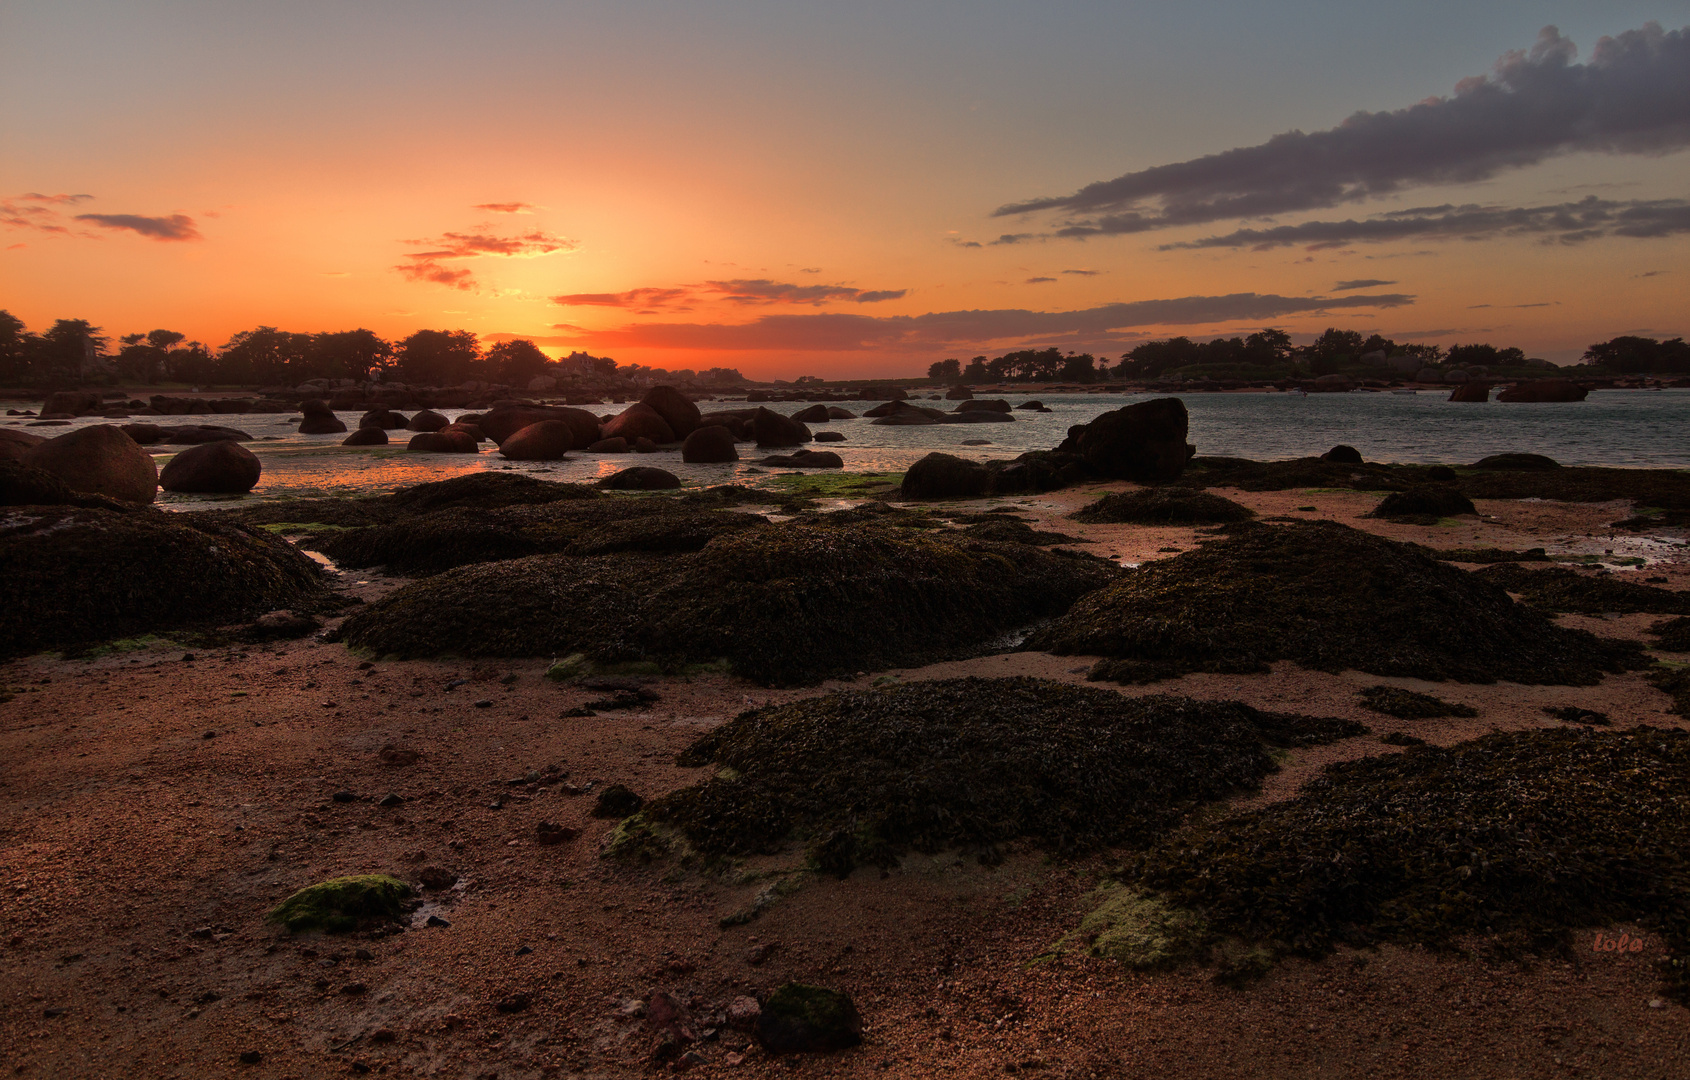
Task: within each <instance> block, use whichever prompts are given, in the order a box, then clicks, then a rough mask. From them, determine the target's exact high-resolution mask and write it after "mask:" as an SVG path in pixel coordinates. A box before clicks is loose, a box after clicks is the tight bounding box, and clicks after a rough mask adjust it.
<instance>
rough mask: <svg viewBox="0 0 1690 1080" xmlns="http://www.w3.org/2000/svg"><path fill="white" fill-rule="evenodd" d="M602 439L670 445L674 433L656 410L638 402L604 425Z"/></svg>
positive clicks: (673, 438) (673, 439)
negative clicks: (643, 441) (644, 440)
mask: <svg viewBox="0 0 1690 1080" xmlns="http://www.w3.org/2000/svg"><path fill="white" fill-rule="evenodd" d="M603 430H604V437H605V438H607V439H612V438H623V439H627V440H628V441H629V442H637V441H638V440H640V439H650V440H651V441H652V442H654V443H672V442H674V441H675V438H676V436H675V431H674V429H673V428H671V427H670V426H669V423H668V421H666V420H664V419H663V416H662V414H660V413H659V412H658V411H657V410H656V409H654V408H652V407H651V406H650V405H646V404H643V403H640V402H635V403H634V404H632V405H630V406H628V407H627V408H626V409H624V410H623V411H622V412H621V413H620V414H619V415H617V416H615V417H612V418H611V420H610V421H609V422H608V423H607V424H605V425H604V429H603Z"/></svg>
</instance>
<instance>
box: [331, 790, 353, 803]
mask: <svg viewBox="0 0 1690 1080" xmlns="http://www.w3.org/2000/svg"><path fill="white" fill-rule="evenodd" d="M357 799H358V796H356V795H354V794H352V793H351V792H350V791H337V792H335V793H334V801H335V802H340V803H347V802H356V801H357Z"/></svg>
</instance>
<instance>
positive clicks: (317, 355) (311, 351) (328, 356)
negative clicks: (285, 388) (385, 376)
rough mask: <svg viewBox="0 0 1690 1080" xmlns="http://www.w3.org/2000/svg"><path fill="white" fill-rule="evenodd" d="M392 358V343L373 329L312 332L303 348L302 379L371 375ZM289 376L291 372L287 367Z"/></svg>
mask: <svg viewBox="0 0 1690 1080" xmlns="http://www.w3.org/2000/svg"><path fill="white" fill-rule="evenodd" d="M392 358H393V346H392V345H391V344H389V343H388V342H387V340H386V339H384V338H382V337H380V336H378V335H377V334H376V333H375V331H373V330H365V329H362V328H360V329H357V330H342V331H339V332H338V333H325V334H312V335H311V338H310V341H309V343H308V344H307V345H306V347H305V352H304V357H303V367H304V369H305V370H304V371H301V372H299V375H300V378H299V379H297V380H296V381H299V382H303V381H304V380H305V379H358V380H360V381H361V380H364V379H368V378H369V377H370V373H371V372H374V371H381V370H385V369H386V367H387V365H388V363H389V361H391V360H392ZM288 376H289V378H290V379H291V378H293V376H294V371H293V370H292V369H291V368H290V370H289V372H288Z"/></svg>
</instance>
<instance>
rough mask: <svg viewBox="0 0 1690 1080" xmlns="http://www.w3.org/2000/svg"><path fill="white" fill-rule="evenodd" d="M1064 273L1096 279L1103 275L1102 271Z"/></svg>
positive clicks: (1067, 271) (1069, 271) (1068, 271)
mask: <svg viewBox="0 0 1690 1080" xmlns="http://www.w3.org/2000/svg"><path fill="white" fill-rule="evenodd" d="M1062 272H1063V273H1064V274H1074V275H1077V276H1079V277H1096V276H1097V275H1099V274H1101V273H1103V271H1101V270H1064V271H1062Z"/></svg>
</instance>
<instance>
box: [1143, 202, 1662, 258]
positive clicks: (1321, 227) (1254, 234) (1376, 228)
mask: <svg viewBox="0 0 1690 1080" xmlns="http://www.w3.org/2000/svg"><path fill="white" fill-rule="evenodd" d="M1684 232H1690V201H1686V200H1683V199H1650V200H1641V199H1639V200H1631V201H1626V202H1616V201H1613V200H1608V199H1598V198H1597V197H1596V196H1594V195H1589V196H1586V197H1585V198H1583V199H1580V200H1579V201H1578V202H1574V203H1555V204H1551V205H1548V206H1479V205H1476V204H1469V205H1466V206H1453V205H1449V204H1445V205H1443V206H1420V207H1415V208H1413V209H1409V210H1392V211H1389V212H1387V213H1383V214H1375V215H1373V216H1372V217H1368V218H1364V219H1361V220H1359V221H1358V220H1356V219H1355V218H1349V219H1346V220H1344V221H1305V222H1302V223H1301V224H1297V225H1276V226H1273V227H1271V228H1265V229H1239V230H1237V231H1235V232H1230V233H1226V234H1225V235H1223V236H1206V237H1203V238H1202V239H1199V240H1186V241H1182V242H1180V243H1176V244H1163V245H1161V249H1160V250H1162V251H1171V250H1175V249H1181V248H1187V249H1189V248H1239V247H1247V248H1254V249H1255V250H1257V251H1265V250H1267V249H1269V248H1276V247H1289V246H1292V245H1297V246H1307V247H1308V249H1309V250H1311V251H1316V250H1320V249H1322V248H1334V247H1342V246H1344V245H1346V244H1356V243H1378V242H1382V241H1387V240H1405V239H1445V240H1477V239H1484V238H1487V237H1493V236H1542V237H1547V238H1550V239H1554V240H1559V241H1560V242H1562V243H1567V244H1577V243H1582V242H1583V241H1586V240H1594V239H1596V238H1597V237H1602V236H1624V237H1631V238H1633V239H1658V238H1660V237H1664V236H1673V235H1676V234H1678V233H1684Z"/></svg>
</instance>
